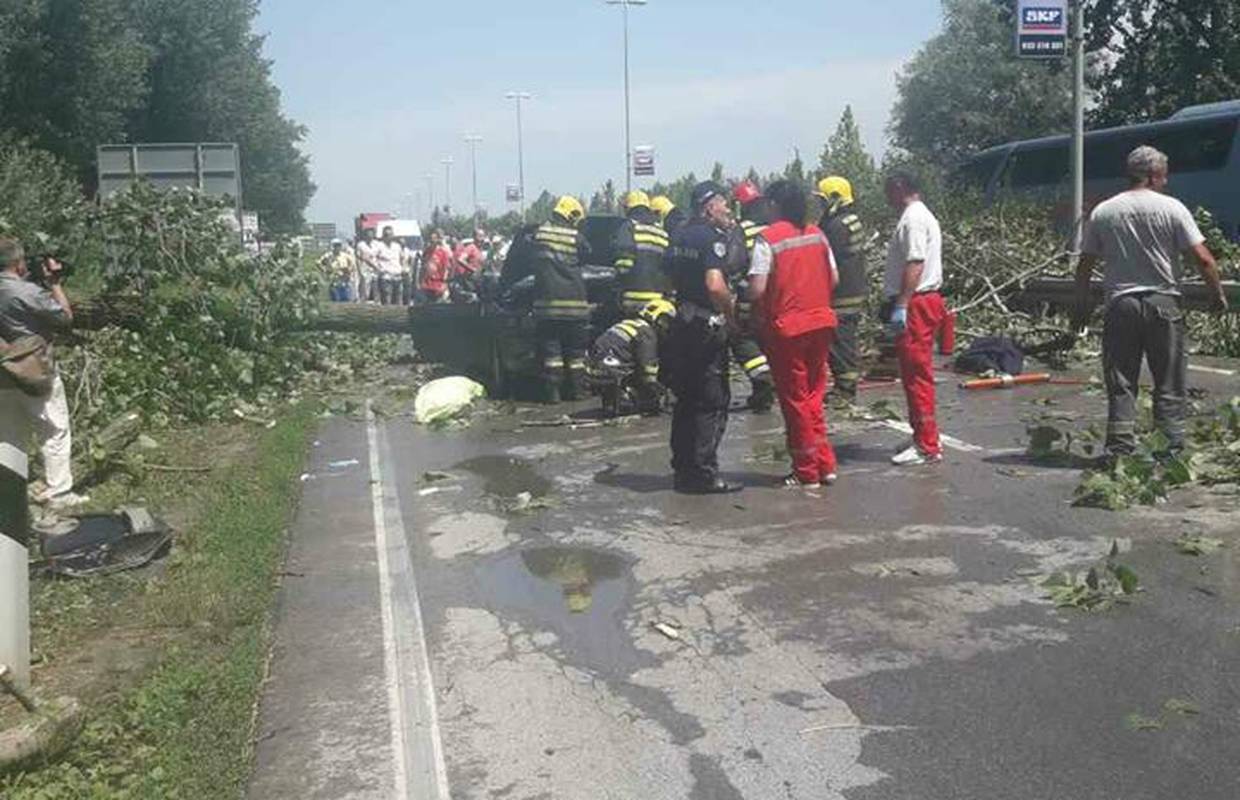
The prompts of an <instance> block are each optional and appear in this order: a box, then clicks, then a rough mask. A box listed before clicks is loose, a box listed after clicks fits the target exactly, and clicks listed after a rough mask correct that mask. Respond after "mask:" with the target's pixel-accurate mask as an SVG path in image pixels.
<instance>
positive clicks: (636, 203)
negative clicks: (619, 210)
mask: <svg viewBox="0 0 1240 800" xmlns="http://www.w3.org/2000/svg"><path fill="white" fill-rule="evenodd" d="M620 205H621V206H622V207H623V208H624V210H625V211H632V210H633V209H635V208H650V195H648V194H646V193H645V192H643V191H642V190H641V189H634V190H633V191H631V192H629V193H628V194H626V195H625V196H624V199H623V200H621V201H620Z"/></svg>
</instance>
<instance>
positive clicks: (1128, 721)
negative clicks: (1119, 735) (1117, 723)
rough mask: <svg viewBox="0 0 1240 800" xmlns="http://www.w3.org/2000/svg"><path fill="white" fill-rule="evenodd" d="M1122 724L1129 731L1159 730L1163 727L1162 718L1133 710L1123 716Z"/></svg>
mask: <svg viewBox="0 0 1240 800" xmlns="http://www.w3.org/2000/svg"><path fill="white" fill-rule="evenodd" d="M1124 725H1125V726H1127V728H1128V730H1130V731H1160V730H1162V727H1163V724H1162V720H1159V719H1154V718H1152V717H1147V716H1145V715H1144V714H1138V713H1135V712H1134V713H1132V714H1129V715H1128V716H1126V717H1124Z"/></svg>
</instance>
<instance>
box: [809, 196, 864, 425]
mask: <svg viewBox="0 0 1240 800" xmlns="http://www.w3.org/2000/svg"><path fill="white" fill-rule="evenodd" d="M818 196H819V197H820V198H822V200H823V202H824V203H825V205H826V210H825V212H824V213H823V215H822V221H821V222H820V223H819V227H820V228H822V230H823V232H824V233H826V235H827V240H828V241H829V242H830V243H831V252H832V254H833V255H834V256H835V264H836V267H837V268H838V269H839V275H840V282H839V285H837V286H836V287H835V289H834V293H833V295H832V307H833V308H834V310H835V316H836V320H837V322H838V327H837V328H836V332H835V339H834V341H833V342H832V344H831V355H830V358H829V361H830V364H831V374H832V376H834V379H835V388H834V390H833V391H832V393H831V402H832V403H833V404H835V405H837V406H848V405H853V404H855V403H856V402H857V384H858V383H859V382H860V381H861V351H860V346H859V345H860V343H859V342H858V335H857V334H858V329H859V328H860V325H861V317H862V315H863V314H864V313H865V299H866V295H867V293H868V292H869V276H868V275H867V274H866V264H865V234H866V231H865V225H864V224H863V223H862V222H861V218H860V217H859V216H857V213H856V211H855V209H854V201H853V189H852V184H851V183H849V181H848V180H847V179H846V178H841V177H839V176H838V175H832V176H831V177H828V178H823V179H822V180H821V181H819V182H818Z"/></svg>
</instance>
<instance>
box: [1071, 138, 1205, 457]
mask: <svg viewBox="0 0 1240 800" xmlns="http://www.w3.org/2000/svg"><path fill="white" fill-rule="evenodd" d="M1167 174H1168V164H1167V156H1165V155H1164V154H1162V153H1160V152H1159V151H1158V150H1155V149H1154V148H1153V147H1138V148H1137V149H1136V150H1133V151H1132V153H1130V154H1129V155H1128V175H1129V178H1130V179H1131V185H1130V187H1129V189H1128V190H1127V191H1125V192H1121V193H1120V194H1118V195H1116V196H1115V197H1113V198H1111V199H1110V200H1107V201H1106V202H1104V203H1102V204H1100V205H1099V206H1098V207H1097V208H1095V209H1094V212H1093V214H1092V215H1091V216H1090V219H1089V222H1088V223H1087V224H1086V227H1085V241H1084V245H1083V247H1082V254H1081V262H1080V265H1079V266H1078V268H1077V273H1076V284H1077V297H1078V303H1077V311H1076V314H1075V316H1074V323H1075V325H1076V327H1077V328H1078V329H1080V328H1084V327H1085V324H1086V322H1087V321H1088V319H1089V315H1090V313H1091V312H1092V310H1093V308H1092V302H1091V301H1090V292H1089V284H1090V278H1091V276H1092V275H1093V271H1094V267H1095V266H1097V264H1098V262H1099V261H1101V262H1103V264H1104V265H1105V271H1104V274H1103V288H1104V292H1105V300H1104V302H1105V305H1104V308H1103V314H1104V320H1105V321H1104V327H1103V335H1102V363H1103V372H1104V374H1105V378H1106V385H1107V397H1108V401H1109V410H1108V416H1107V443H1106V446H1107V453H1108V454H1109V455H1111V456H1118V455H1126V454H1130V453H1132V452H1133V451H1134V450H1136V446H1137V387H1138V381H1139V379H1140V377H1141V363H1142V361H1143V360H1144V361H1148V362H1149V366H1150V372H1151V373H1153V376H1154V418H1155V421H1156V423H1157V425H1158V428H1159V430H1161V431H1162V432H1163V434H1164V435H1165V436H1166V437H1167V440H1168V441H1169V443H1170V449H1171V451H1172V453H1175V452H1177V451H1179V450H1180V449H1182V448H1183V447H1184V415H1185V393H1186V388H1187V387H1186V384H1187V375H1188V360H1187V357H1186V356H1185V352H1184V312H1183V310H1182V309H1181V308H1180V300H1179V297H1180V275H1181V266H1180V260H1181V255H1182V254H1186V255H1189V256H1191V257H1192V258H1193V259H1194V260H1195V261H1196V262H1197V265H1198V267H1199V269H1200V271H1201V276H1202V277H1203V278H1204V279H1205V281H1206V284H1207V285H1209V287H1210V289H1211V291H1212V292H1213V294H1214V298H1215V299H1214V306H1215V309H1216V310H1218V311H1225V310H1226V308H1227V297H1226V295H1225V294H1224V292H1223V288H1222V284H1221V283H1220V280H1219V273H1218V266H1217V265H1216V264H1215V261H1214V256H1213V255H1212V254H1211V253H1210V250H1209V249H1208V248H1207V247H1206V246H1205V237H1204V236H1202V235H1201V231H1200V230H1199V229H1198V227H1197V223H1196V222H1195V221H1194V220H1193V215H1192V214H1191V213H1190V212H1189V210H1188V209H1187V208H1185V207H1184V204H1183V203H1181V202H1180V201H1179V200H1176V199H1175V198H1173V197H1169V196H1167V195H1165V194H1163V193H1162V190H1163V189H1164V188H1165V187H1166V185H1167Z"/></svg>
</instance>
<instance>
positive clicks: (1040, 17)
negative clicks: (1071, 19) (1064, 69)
mask: <svg viewBox="0 0 1240 800" xmlns="http://www.w3.org/2000/svg"><path fill="white" fill-rule="evenodd" d="M1017 11H1018V14H1019V16H1018V17H1017V20H1016V55H1017V56H1019V57H1020V58H1062V57H1063V56H1065V55H1067V54H1068V2H1067V0H1020V4H1019V6H1018V8H1017Z"/></svg>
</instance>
